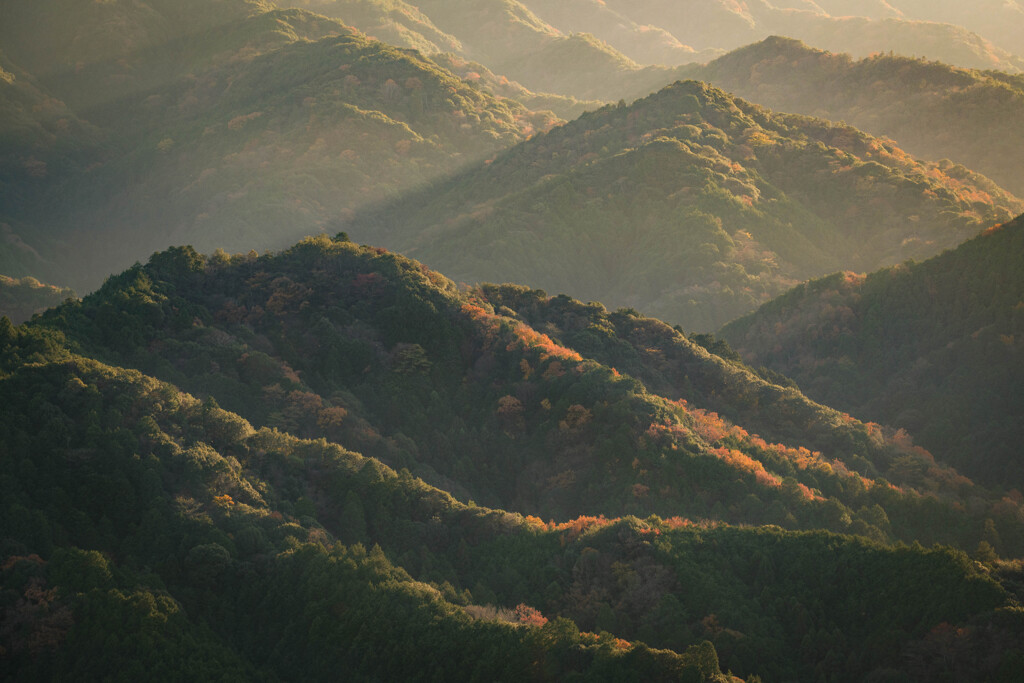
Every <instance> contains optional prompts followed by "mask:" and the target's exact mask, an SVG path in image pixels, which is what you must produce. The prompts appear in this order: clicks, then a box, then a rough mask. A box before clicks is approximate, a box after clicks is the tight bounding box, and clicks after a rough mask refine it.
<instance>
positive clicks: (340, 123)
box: [0, 10, 555, 289]
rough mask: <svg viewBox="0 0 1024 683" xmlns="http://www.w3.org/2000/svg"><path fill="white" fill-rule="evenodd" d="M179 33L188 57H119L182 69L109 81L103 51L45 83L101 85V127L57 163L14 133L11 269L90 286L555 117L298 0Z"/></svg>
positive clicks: (63, 92) (322, 210) (405, 177)
mask: <svg viewBox="0 0 1024 683" xmlns="http://www.w3.org/2000/svg"><path fill="white" fill-rule="evenodd" d="M183 40H184V39H183ZM190 40H194V41H195V42H199V43H201V44H202V45H203V46H204V47H203V49H202V50H199V49H191V48H190V47H188V46H187V45H186V46H179V47H181V49H180V51H181V53H182V54H186V55H187V56H188V59H187V60H185V61H184V62H180V61H177V60H174V59H168V54H167V52H166V50H164V51H158V52H156V53H153V54H150V53H147V52H143V53H141V54H134V53H133V55H132V56H131V58H130V59H125V60H117V61H116V62H114V63H113V67H111V68H114V67H116V68H117V69H128V70H129V71H131V72H132V73H138V74H142V75H144V74H146V73H148V71H147V69H149V68H150V67H152V69H160V68H168V69H170V68H172V66H173V68H175V69H177V71H178V72H177V73H176V74H175V75H174V76H173V78H172V77H168V78H167V79H164V80H161V79H158V78H154V79H153V82H154V83H155V84H154V85H153V86H152V87H147V88H145V89H143V90H141V91H138V90H137V89H136V88H135V87H134V86H131V87H128V86H126V87H124V88H122V89H121V90H119V91H116V90H115V92H111V91H110V90H108V89H107V88H106V86H105V85H104V84H105V83H106V82H107V80H108V79H109V78H112V77H113V76H111V74H110V73H108V70H106V66H103V65H100V66H96V67H95V68H93V67H92V66H89V65H87V66H86V67H84V68H83V72H82V73H81V74H78V76H77V77H76V78H78V79H80V80H75V81H74V83H75V87H74V88H64V87H63V81H61V80H60V79H59V78H55V79H49V80H47V81H46V83H49V87H50V88H52V89H53V90H52V92H56V93H58V94H59V95H60V96H62V97H65V96H66V97H70V98H71V99H70V100H68V101H74V100H82V96H81V94H80V91H83V92H84V90H86V89H87V88H86V85H87V84H90V83H91V84H92V86H94V90H95V92H96V93H104V94H105V95H104V96H99V95H95V94H94V95H93V96H92V97H93V99H95V100H96V101H95V102H93V103H92V104H91V105H89V108H88V111H87V120H88V121H89V123H90V124H91V125H92V128H91V129H90V130H94V131H98V132H99V135H95V134H94V135H93V136H92V137H90V138H87V139H86V142H89V143H91V144H92V147H90V148H88V149H87V150H86V153H83V154H80V155H79V157H82V156H84V159H81V160H79V158H78V157H76V158H75V164H63V165H57V166H55V168H54V170H53V172H52V173H50V172H49V170H48V169H49V165H47V166H40V164H39V163H36V162H32V161H31V160H32V159H36V160H38V162H42V163H45V159H46V158H47V157H45V156H43V153H44V152H45V151H46V147H45V145H44V144H42V143H40V144H33V143H31V142H30V141H26V140H25V138H24V136H22V135H21V134H19V133H17V132H16V130H15V131H12V132H11V135H10V137H11V138H13V139H16V140H17V141H18V144H19V145H20V147H18V148H17V150H15V151H14V152H13V153H12V155H11V157H10V158H11V159H12V161H11V166H12V167H13V168H14V170H15V171H18V172H19V173H20V176H17V177H15V178H14V180H13V181H12V183H11V185H10V186H9V187H8V188H5V195H6V197H10V198H11V201H10V202H5V204H4V207H3V215H2V216H0V221H2V222H4V223H6V224H7V225H8V226H9V227H5V228H4V231H5V238H6V242H7V243H8V244H6V245H4V248H3V251H4V254H3V259H2V260H3V263H4V264H5V267H6V269H7V272H8V273H9V274H11V275H14V276H24V275H35V276H37V277H40V278H41V279H44V280H49V281H59V282H61V283H68V284H72V285H74V286H75V287H77V288H79V289H90V288H92V287H94V286H96V285H97V284H98V283H99V282H100V281H101V278H102V277H104V276H105V275H106V274H107V273H109V272H110V271H112V270H115V269H120V268H123V267H125V266H126V265H127V264H130V263H131V262H132V261H134V260H137V259H139V258H143V257H144V256H145V255H146V254H149V253H151V252H152V251H153V250H155V249H158V248H163V247H165V246H166V245H167V244H168V243H169V242H185V241H192V242H195V243H197V244H201V245H202V246H203V248H205V249H213V248H214V247H218V246H223V247H227V248H230V249H249V248H253V247H255V248H266V247H268V246H280V245H283V244H287V243H289V242H290V241H292V240H294V239H296V238H297V237H299V236H300V235H302V234H308V233H315V232H319V231H321V230H324V229H325V227H326V226H327V225H328V224H329V222H330V221H332V220H334V219H335V218H336V217H338V216H339V215H344V214H345V212H347V211H351V210H352V209H353V208H355V207H358V206H359V205H361V204H362V203H364V202H368V201H372V200H374V199H380V198H383V197H385V196H389V195H391V194H392V193H397V192H399V191H401V190H404V189H408V188H411V187H414V186H417V185H420V184H422V183H424V182H425V181H427V180H429V179H431V178H434V177H437V176H440V175H445V174H448V173H450V172H452V171H454V170H456V169H458V168H459V167H460V166H462V165H464V164H466V163H469V162H471V161H474V160H478V159H481V158H483V157H485V156H487V155H489V154H493V153H494V152H496V151H497V150H499V149H502V148H504V147H506V146H508V145H509V144H512V143H514V142H516V141H518V140H521V139H523V137H524V136H525V134H526V133H527V132H529V131H532V130H534V129H538V130H543V129H545V128H546V127H547V126H548V125H550V123H551V122H552V121H553V120H555V119H554V116H553V115H552V114H550V113H547V114H540V115H534V114H533V113H532V112H529V111H528V110H526V109H525V108H524V107H522V106H521V105H519V104H518V103H515V102H513V101H509V100H501V101H499V100H498V99H497V98H495V97H493V96H491V95H489V94H486V93H484V92H482V91H480V90H478V89H476V88H474V87H473V86H472V85H470V84H468V83H466V82H464V81H462V80H460V79H459V78H457V77H455V76H454V75H452V74H451V73H448V72H446V71H444V70H442V69H440V68H439V67H438V66H437V65H436V64H435V63H433V62H431V61H428V60H426V59H424V58H422V57H419V56H418V55H416V54H415V53H411V52H408V51H402V50H398V49H396V48H390V47H387V46H385V45H383V44H381V43H378V42H375V41H372V40H369V39H367V38H364V37H361V36H359V35H355V34H353V33H352V31H351V30H350V29H348V28H347V27H345V26H343V25H342V24H340V23H338V22H336V21H332V20H329V19H327V18H324V17H319V16H317V15H312V14H309V13H306V12H302V11H299V10H289V11H272V12H264V13H258V14H254V15H252V16H248V17H246V18H244V19H242V20H240V21H236V22H233V23H227V24H224V25H222V26H215V27H208V29H207V30H206V31H205V33H203V34H202V36H201V38H194V39H190ZM125 64H127V66H125ZM140 78H142V76H141V75H140ZM146 78H147V79H148V78H149V77H148V76H147V77H146ZM17 82H18V81H16V82H15V84H16V83H17ZM117 82H118V83H120V82H121V81H117ZM114 94H117V97H113V99H111V98H110V97H107V95H109V96H111V97H112V96H113V95H114ZM83 106H85V105H84V104H83ZM70 120H72V121H73V119H70ZM97 137H99V139H100V141H99V142H98V143H95V142H94V141H95V139H96V138H97ZM75 140H76V141H77V138H75ZM78 144H80V145H84V144H85V143H84V142H81V141H78ZM18 161H20V162H21V163H20V165H19V164H18V163H16V162H18ZM29 162H31V163H29ZM26 163H28V164H29V165H28V166H26ZM39 169H43V170H44V171H46V172H45V174H44V173H43V171H40V170H39ZM62 170H63V171H66V172H63V173H62V172H60V171H62ZM33 174H34V175H33ZM6 197H5V198H6Z"/></svg>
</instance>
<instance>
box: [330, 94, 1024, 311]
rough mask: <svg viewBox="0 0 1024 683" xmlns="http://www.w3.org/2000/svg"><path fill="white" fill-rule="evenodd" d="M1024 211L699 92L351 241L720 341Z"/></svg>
mask: <svg viewBox="0 0 1024 683" xmlns="http://www.w3.org/2000/svg"><path fill="white" fill-rule="evenodd" d="M1022 208H1024V205H1022V204H1021V203H1020V200H1018V199H1016V198H1015V197H1013V196H1012V195H1009V194H1008V193H1005V192H1004V191H1002V190H1000V189H999V188H998V187H997V186H996V185H995V184H993V183H992V182H991V181H989V180H987V179H986V178H984V177H982V176H979V175H977V174H974V173H971V172H970V171H968V170H967V169H965V168H963V167H962V166H957V165H954V164H952V163H943V164H935V163H925V162H919V161H916V160H914V159H912V158H910V157H909V156H907V155H906V154H905V153H904V152H903V151H902V150H900V149H899V148H898V147H896V146H895V145H893V144H891V143H890V142H886V141H883V140H879V139H876V138H871V137H870V136H867V135H865V134H863V133H861V132H860V131H858V130H856V129H854V128H850V127H847V126H842V125H836V124H830V123H828V122H825V121H821V120H815V119H809V118H804V117H799V116H788V115H782V114H771V113H769V112H767V111H765V110H763V109H761V108H760V107H757V106H756V105H751V104H749V103H747V102H744V101H743V100H740V99H738V98H734V97H732V96H730V95H727V94H726V93H724V92H722V91H721V90H718V89H717V88H714V87H710V86H706V85H703V84H700V83H695V82H684V83H677V84H675V85H673V86H669V87H667V88H665V89H663V90H661V91H660V92H658V93H656V94H654V95H651V96H649V97H647V98H644V99H642V100H638V101H637V102H635V103H633V104H631V105H629V106H620V107H615V106H611V107H606V108H604V109H601V110H599V111H597V112H592V113H588V114H585V115H583V116H582V117H580V118H579V119H577V120H576V121H573V122H571V123H568V124H565V125H563V126H560V127H557V128H554V129H552V130H551V131H550V132H548V133H546V134H544V135H539V136H536V137H534V138H532V139H530V140H529V141H527V142H524V143H521V144H519V145H517V146H516V147H513V148H512V149H510V150H509V151H507V152H504V153H502V154H501V155H499V156H498V157H496V158H495V159H494V160H493V161H488V162H486V163H485V164H482V165H480V166H478V167H477V168H474V169H472V170H469V171H467V172H465V173H463V174H460V175H458V176H455V177H454V178H452V179H450V180H447V181H444V182H442V183H438V184H436V185H434V186H432V187H430V188H428V189H426V190H424V191H422V192H419V193H413V194H410V195H409V196H407V197H404V198H400V199H398V200H396V201H393V202H382V203H381V204H380V205H378V206H376V207H372V208H370V209H368V210H365V211H362V212H359V213H357V214H356V215H355V216H354V217H353V218H351V219H350V220H348V221H345V222H343V223H342V224H341V225H342V227H344V229H345V230H347V231H348V232H349V233H350V234H351V235H352V236H353V237H355V238H357V239H360V240H365V241H370V240H373V241H378V242H380V243H382V244H385V245H387V246H388V247H390V248H394V249H398V250H401V251H403V252H405V253H409V254H411V255H415V256H416V257H417V258H419V259H422V260H423V261H424V262H426V263H429V264H431V265H432V266H435V267H438V268H441V269H442V270H445V271H446V272H448V273H449V274H450V275H451V276H452V277H454V278H456V279H457V280H462V281H466V282H479V281H492V282H502V281H512V282H532V283H535V284H536V285H537V286H541V287H543V288H544V289H546V290H549V291H555V292H565V293H568V294H570V295H572V296H575V297H579V298H582V299H584V300H599V301H605V302H608V303H609V304H610V305H612V306H622V305H625V306H633V307H636V308H639V309H642V310H645V311H649V312H650V313H652V314H654V315H657V316H659V317H662V318H664V319H666V320H669V321H671V322H673V323H681V324H682V325H683V327H684V328H686V329H690V330H693V329H697V330H702V331H710V330H714V329H716V328H717V327H719V326H720V325H722V324H724V323H725V322H727V321H728V320H730V319H731V318H733V317H736V316H738V315H741V314H742V313H745V312H747V311H749V310H752V309H753V308H754V307H756V306H757V305H759V304H760V303H763V302H765V301H767V300H768V299H769V298H771V297H772V296H774V295H776V294H780V293H782V292H783V291H785V290H786V289H788V288H789V287H790V286H792V284H795V283H796V282H798V281H799V280H801V279H805V278H807V277H812V276H815V275H821V274H824V273H827V272H830V271H832V270H835V269H838V268H842V267H851V266H852V265H853V264H857V265H856V266H854V267H857V268H859V269H870V268H874V267H876V266H878V265H881V264H891V263H897V262H900V261H902V260H905V259H907V258H926V257H928V256H931V255H933V254H935V253H937V252H939V251H941V250H942V249H943V248H945V247H949V246H953V245H955V244H957V243H959V242H960V241H962V240H963V239H966V238H967V237H970V236H972V235H974V234H976V233H977V232H978V231H980V230H981V229H982V228H984V227H987V226H988V225H991V224H992V223H993V222H998V221H1000V220H1008V219H1009V218H1010V217H1011V216H1012V215H1014V214H1015V213H1017V212H1019V211H1020V210H1021V209H1022ZM844 264H847V265H844Z"/></svg>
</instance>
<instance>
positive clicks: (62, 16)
mask: <svg viewBox="0 0 1024 683" xmlns="http://www.w3.org/2000/svg"><path fill="white" fill-rule="evenodd" d="M272 7H273V6H272V5H271V4H270V3H268V2H263V0H182V1H178V0H138V1H135V0H113V1H111V2H85V3H83V2H77V1H76V0H40V1H39V2H32V3H22V2H17V1H13V0H5V1H4V3H3V9H4V22H3V26H2V27H0V45H2V46H3V50H4V52H6V53H7V56H8V57H9V58H10V59H11V60H12V61H14V62H15V63H17V64H18V65H20V66H21V67H22V68H24V69H26V70H27V71H29V72H31V73H32V74H34V75H35V76H36V77H37V78H39V79H40V80H41V81H42V82H43V83H44V84H45V85H46V86H47V87H48V88H49V89H50V90H52V91H53V92H54V93H55V94H56V95H57V96H58V97H60V98H62V99H64V100H65V101H67V102H68V103H69V104H70V105H71V106H72V107H73V108H75V109H76V110H78V111H79V114H80V115H81V114H82V112H81V108H82V107H86V106H91V105H94V104H97V103H103V102H109V101H110V100H114V99H117V98H119V97H122V96H124V95H126V94H130V93H136V92H138V91H140V90H145V89H152V88H154V87H156V86H158V85H159V84H162V83H166V82H168V81H170V80H173V79H175V78H177V77H178V76H180V75H181V74H183V73H187V70H188V68H189V66H190V65H191V64H192V63H193V61H194V59H195V58H196V56H198V55H204V56H205V55H208V54H209V53H211V52H213V53H216V52H218V51H219V50H220V49H222V46H221V40H222V36H220V35H218V33H220V32H222V31H223V29H224V28H225V27H229V26H232V25H237V23H238V22H244V21H245V20H246V19H247V18H251V17H254V16H257V15H259V14H260V13H264V12H266V11H268V10H270V9H272Z"/></svg>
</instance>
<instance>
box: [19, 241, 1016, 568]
mask: <svg viewBox="0 0 1024 683" xmlns="http://www.w3.org/2000/svg"><path fill="white" fill-rule="evenodd" d="M37 324H39V325H41V326H45V327H46V328H49V329H54V330H61V331H63V332H64V333H66V334H68V335H69V336H70V338H71V339H72V341H73V343H74V344H76V348H77V349H79V350H80V351H81V352H85V353H88V354H91V355H96V356H98V357H100V358H102V359H104V360H105V361H107V362H111V363H116V364H125V365H130V366H133V367H135V368H137V369H139V370H141V371H144V372H146V373H150V374H153V375H155V376H157V377H159V378H161V379H163V380H165V381H170V382H173V383H174V384H176V385H178V386H181V387H183V388H185V389H187V390H189V391H191V392H194V393H197V394H200V395H204V396H212V397H214V398H216V401H217V402H218V404H220V405H223V406H224V407H225V408H227V409H229V410H232V411H237V412H238V413H240V414H241V415H243V416H244V417H245V418H246V419H248V420H249V421H250V422H252V423H253V424H255V425H258V426H267V427H274V428H277V429H280V430H283V431H286V432H289V433H292V434H295V435H298V436H303V437H309V438H319V437H324V438H328V439H330V440H332V441H336V442H339V443H343V444H345V445H346V446H348V447H350V448H354V449H356V450H358V451H360V452H362V453H364V454H365V455H367V456H372V457H375V458H379V459H380V460H381V461H383V462H385V463H386V464H387V465H389V466H391V467H393V468H395V469H401V468H408V469H409V470H410V471H411V472H412V473H413V474H415V475H416V476H418V477H421V478H423V479H424V480H426V481H428V482H429V483H431V484H433V485H435V486H438V487H440V488H443V489H445V490H448V491H450V492H452V493H453V494H455V495H456V496H458V497H460V498H461V499H463V500H469V499H473V500H476V501H478V502H480V503H482V504H485V505H488V506H491V507H495V508H504V509H511V510H515V511H517V512H520V513H523V514H534V515H539V516H542V517H544V518H558V519H566V518H572V517H576V516H578V515H581V514H589V515H596V514H603V515H607V516H609V517H611V516H619V515H624V514H636V515H639V516H642V517H645V516H647V515H649V514H652V513H654V514H659V515H662V516H665V517H671V516H679V515H683V516H688V517H692V518H706V517H710V518H714V519H718V520H723V521H728V522H732V523H759V524H760V523H773V524H778V525H781V526H783V527H786V528H804V529H815V528H825V529H830V530H833V531H843V532H852V533H858V534H862V535H865V536H868V537H871V538H875V539H878V540H893V539H902V540H904V541H907V542H910V541H913V540H918V541H921V542H924V543H927V544H931V543H935V542H940V543H947V544H953V545H957V546H959V547H961V548H963V549H965V550H969V551H974V550H975V548H976V547H977V545H978V543H979V542H980V541H982V540H984V539H983V526H984V522H985V519H986V518H992V520H993V521H994V524H996V526H997V531H998V533H999V535H1000V537H1001V539H1002V540H1001V542H1002V543H1003V544H1004V546H1005V550H1002V552H1006V553H1007V554H1015V553H1016V552H1018V548H1020V547H1024V527H1022V525H1021V523H1020V521H1019V519H1018V508H1019V506H1018V505H1017V504H1010V505H1007V504H1006V503H1005V502H1004V501H1002V500H1001V498H1000V496H998V495H994V494H992V493H989V492H987V491H985V490H984V489H982V488H980V487H978V486H976V485H975V484H973V483H972V482H971V481H969V480H967V479H965V478H964V477H962V476H960V475H958V474H957V473H956V472H955V471H952V470H950V469H949V468H947V467H943V466H941V465H938V464H936V463H935V462H934V460H933V459H932V458H931V456H930V455H929V454H928V453H926V452H923V451H921V450H920V449H915V448H914V447H913V446H912V445H911V444H910V443H908V442H907V441H906V440H905V439H903V440H901V439H902V437H901V436H900V435H898V434H895V433H893V432H892V431H891V430H887V429H885V428H882V427H879V426H878V425H871V424H867V425H865V424H863V423H861V422H859V421H857V420H855V419H853V418H851V417H849V416H848V415H844V414H841V413H838V412H836V411H834V410H831V409H828V408H825V407H823V406H821V405H818V404H815V403H813V402H811V401H809V400H808V399H807V398H806V397H804V396H803V395H802V394H800V392H799V391H798V390H797V389H795V388H793V387H792V386H779V385H775V384H773V383H771V382H770V381H767V380H765V379H764V378H762V377H760V376H758V375H757V374H756V373H754V372H753V371H751V370H750V369H749V368H746V367H745V366H743V365H742V364H739V363H736V362H735V361H728V360H724V359H722V358H720V357H717V356H714V355H711V354H709V353H707V352H706V351H705V350H704V349H702V348H700V347H699V346H697V345H695V344H693V343H692V342H690V341H689V340H687V339H686V338H685V337H683V336H682V335H681V334H680V333H679V332H678V331H676V330H674V329H672V328H669V327H668V326H667V325H665V324H664V323H661V322H660V321H657V320H653V319H649V318H643V317H642V316H639V315H638V314H636V313H635V312H630V311H620V312H617V313H614V314H609V313H607V311H605V309H604V308H603V307H601V306H600V305H596V304H591V305H586V306H584V305H583V304H581V303H579V302H577V301H573V300H571V299H568V298H567V297H555V298H553V299H548V298H547V296H546V295H544V293H543V292H539V291H536V290H526V289H523V288H515V287H504V288H493V287H490V288H484V290H483V291H481V292H475V293H474V292H469V293H464V292H459V291H458V290H457V289H456V288H455V286H454V285H453V284H452V283H451V282H450V281H448V280H446V279H445V278H443V277H442V276H440V275H438V274H437V273H434V272H431V271H429V270H427V269H426V268H424V267H423V266H421V265H420V264H418V263H416V262H414V261H410V260H408V259H405V258H403V257H400V256H397V255H394V254H391V253H388V252H386V251H384V250H382V249H379V248H371V247H359V246H357V245H355V244H353V243H352V242H349V241H346V240H340V239H339V240H331V239H328V238H326V237H321V238H316V239H308V240H306V241H304V242H302V243H300V244H298V245H296V246H295V247H293V248H292V249H290V250H288V251H286V252H283V253H281V254H280V255H265V256H262V257H255V256H254V255H250V256H245V255H238V256H233V257H229V256H227V255H226V254H217V255H214V256H213V257H210V258H206V257H202V256H200V255H198V254H197V253H195V252H194V251H193V250H191V248H182V249H175V250H170V251H168V252H164V253H161V254H155V255H154V256H153V258H151V259H150V263H149V264H148V265H146V266H137V267H135V268H133V269H130V270H129V271H126V272H125V273H123V274H122V275H119V276H117V277H115V278H111V279H110V280H108V282H107V283H106V284H105V285H104V287H103V288H102V289H101V290H100V291H99V292H97V293H96V294H94V295H92V296H89V297H86V298H85V299H84V300H83V301H82V302H81V303H72V304H69V305H66V306H64V307H61V308H60V309H57V310H56V311H52V312H50V313H48V314H47V315H45V316H43V317H42V318H41V319H39V320H38V323H37ZM710 411H717V412H710ZM719 412H720V413H721V415H722V416H724V417H720V416H719V414H718V413H719ZM748 430H749V431H748ZM750 432H756V434H751V433H750ZM758 434H760V435H761V436H758ZM890 481H891V482H893V483H892V484H890V483H889V482H890ZM894 485H895V487H894ZM899 487H904V488H899ZM348 493H349V491H348V490H344V491H338V492H336V494H337V495H338V496H339V497H343V498H347V496H348ZM357 493H358V492H357ZM926 493H927V495H926ZM968 499H971V500H984V501H986V502H985V503H983V504H978V503H972V504H971V506H970V508H967V507H966V503H965V501H966V500H968ZM346 502H347V503H351V504H346V505H345V506H344V508H342V509H340V510H339V512H338V514H339V515H342V516H345V517H346V518H347V519H349V520H350V521H351V522H352V525H353V527H354V529H355V531H353V535H352V537H351V538H347V537H346V540H349V541H350V542H351V541H353V540H357V539H359V538H361V537H362V531H361V525H360V524H359V516H360V515H359V508H360V504H361V506H362V508H363V519H364V521H367V519H368V517H367V513H366V507H365V506H366V501H365V500H360V501H358V503H359V504H357V502H356V501H354V500H353V501H346ZM875 506H879V508H880V509H881V514H876V513H875V512H874V510H875ZM370 526H372V524H368V527H370Z"/></svg>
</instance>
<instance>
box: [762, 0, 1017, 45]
mask: <svg viewBox="0 0 1024 683" xmlns="http://www.w3.org/2000/svg"><path fill="white" fill-rule="evenodd" d="M776 4H778V5H782V4H785V3H776ZM793 4H796V3H793ZM812 4H814V5H817V6H818V7H820V8H822V9H823V10H824V11H825V12H827V13H829V14H831V15H833V16H844V15H854V16H864V17H869V18H872V19H886V18H902V19H919V20H925V21H937V22H943V23H947V24H954V25H957V26H963V27H965V28H967V29H968V30H971V31H974V32H975V33H977V34H978V35H980V36H983V37H984V38H985V39H987V40H989V41H991V42H993V43H995V44H996V45H998V46H999V47H1001V48H1002V49H1004V50H1009V51H1010V52H1015V53H1018V54H1019V53H1020V52H1021V43H1020V36H1021V35H1024V7H1022V6H1021V3H1020V2H1017V1H1016V0H976V1H975V2H969V3H966V2H958V1H957V0H876V1H874V2H863V0H814V1H813V3H812Z"/></svg>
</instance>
